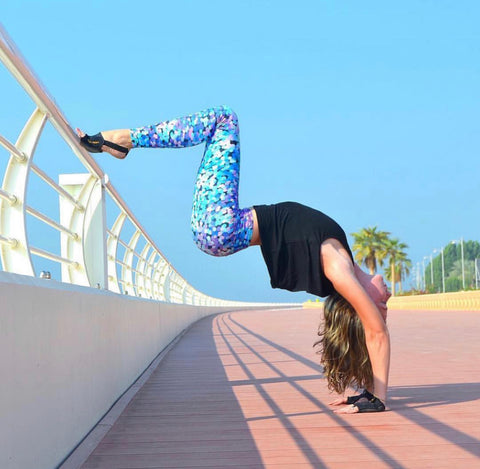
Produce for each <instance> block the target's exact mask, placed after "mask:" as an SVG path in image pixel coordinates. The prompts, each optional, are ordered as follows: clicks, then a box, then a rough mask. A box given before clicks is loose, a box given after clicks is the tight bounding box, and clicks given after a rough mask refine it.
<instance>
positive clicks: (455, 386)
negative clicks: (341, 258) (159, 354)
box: [82, 310, 480, 469]
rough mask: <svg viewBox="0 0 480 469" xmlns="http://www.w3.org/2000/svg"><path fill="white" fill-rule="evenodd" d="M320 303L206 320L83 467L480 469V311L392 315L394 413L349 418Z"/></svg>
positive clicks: (179, 346) (174, 352)
mask: <svg viewBox="0 0 480 469" xmlns="http://www.w3.org/2000/svg"><path fill="white" fill-rule="evenodd" d="M319 316H320V312H319V311H318V310H289V311H267V312H265V311H259V312H238V313H231V314H222V315H219V316H216V317H213V318H206V319H204V320H202V321H200V322H199V323H197V324H195V325H194V326H193V327H192V328H191V329H190V330H189V331H188V333H187V334H186V335H185V336H184V337H183V338H182V339H181V340H180V341H179V342H178V343H177V345H176V346H175V347H174V348H173V349H172V350H171V351H170V353H169V354H168V355H167V356H166V357H165V359H164V360H163V361H162V362H161V364H160V366H159V367H158V368H157V369H156V370H155V371H154V373H153V374H152V376H151V377H150V379H149V380H148V381H147V382H146V384H145V385H144V386H143V388H142V389H141V390H140V391H139V392H138V393H137V394H136V396H135V397H134V399H133V400H132V401H131V402H130V404H129V405H128V406H127V408H126V409H125V411H124V412H123V414H122V415H121V416H120V418H119V419H118V420H117V422H116V423H115V425H114V426H113V427H112V428H111V430H110V431H109V432H108V433H107V435H106V436H105V438H104V439H103V440H102V441H101V443H100V444H99V445H98V447H97V448H96V449H95V451H94V452H93V453H92V454H91V456H90V458H89V459H88V460H87V461H86V462H85V464H84V465H83V466H82V467H83V469H93V468H105V469H106V468H128V469H133V468H197V467H202V468H229V467H233V468H277V467H278V468H292V469H301V468H345V469H350V468H353V469H363V468H368V469H372V468H409V469H410V468H412V469H414V468H435V469H439V468H455V469H463V468H469V469H470V468H480V313H455V312H452V313H447V312H444V313H443V312H442V313H441V312H408V311H405V312H401V311H394V312H391V313H390V317H389V325H390V331H391V336H392V344H393V355H392V365H391V380H390V385H391V386H390V401H389V406H390V409H391V410H390V411H388V412H384V413H381V414H373V415H372V414H362V415H350V416H339V415H336V414H334V413H332V411H331V409H330V408H329V406H328V402H329V401H330V400H331V398H332V396H331V395H330V394H329V392H328V390H327V389H326V385H325V381H324V380H323V379H322V375H321V369H320V367H319V365H318V357H317V356H316V355H315V353H314V352H313V349H312V343H313V342H314V340H315V338H316V336H315V334H316V329H317V325H318V324H317V323H318V319H319Z"/></svg>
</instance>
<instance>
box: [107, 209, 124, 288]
mask: <svg viewBox="0 0 480 469" xmlns="http://www.w3.org/2000/svg"><path fill="white" fill-rule="evenodd" d="M126 218H127V214H126V213H125V212H120V214H119V215H118V217H117V219H116V220H115V223H114V224H113V227H112V229H111V230H110V231H109V232H108V236H107V266H108V289H109V290H111V291H113V292H115V293H120V285H119V281H118V274H117V262H116V260H117V249H118V239H119V237H120V232H121V231H122V227H123V224H124V223H125V220H126Z"/></svg>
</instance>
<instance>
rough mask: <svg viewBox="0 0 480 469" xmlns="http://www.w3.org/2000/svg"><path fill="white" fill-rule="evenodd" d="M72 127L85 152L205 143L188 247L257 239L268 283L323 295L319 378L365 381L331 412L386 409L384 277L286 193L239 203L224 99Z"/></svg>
mask: <svg viewBox="0 0 480 469" xmlns="http://www.w3.org/2000/svg"><path fill="white" fill-rule="evenodd" d="M77 132H78V135H79V136H80V143H81V144H82V145H83V146H84V147H85V148H86V149H87V150H88V151H90V152H92V153H99V152H102V151H107V152H109V153H110V154H112V155H113V156H114V157H116V158H120V159H123V158H125V157H126V156H127V154H128V152H129V150H130V149H132V148H140V147H142V148H184V147H190V146H193V145H198V144H200V143H203V142H204V143H205V144H206V146H205V152H204V155H203V158H202V162H201V164H200V168H199V170H198V175H197V179H196V182H195V192H194V200H193V211H192V219H191V222H192V230H193V237H194V240H195V243H196V244H197V246H198V247H199V248H200V249H201V250H202V251H204V252H206V253H207V254H211V255H213V256H227V255H230V254H234V253H235V252H237V251H240V250H242V249H245V248H247V247H249V246H254V245H260V246H261V250H262V254H263V257H264V259H265V263H266V264H267V268H268V272H269V274H270V280H271V284H272V287H274V288H283V289H286V290H290V291H306V292H309V293H312V294H314V295H318V296H322V297H325V296H327V297H328V298H327V300H326V302H325V308H324V316H325V318H324V324H323V327H321V329H320V330H319V336H320V340H319V341H318V342H317V343H318V344H319V345H320V346H321V351H320V353H321V361H322V364H323V366H324V372H325V376H326V378H327V381H328V386H329V388H330V389H332V390H334V391H336V392H338V393H339V394H343V393H344V392H345V390H346V388H347V387H349V386H355V387H356V388H358V387H361V388H364V391H363V392H362V393H361V394H358V395H356V396H350V397H348V398H345V397H342V398H340V399H338V400H336V401H334V402H332V404H333V405H342V404H347V405H344V406H342V407H341V408H339V410H338V411H337V412H340V413H356V412H381V411H383V410H385V403H386V397H387V387H388V373H389V364H390V339H389V334H388V329H387V326H386V317H387V306H386V302H387V300H388V298H389V297H390V293H389V292H388V289H387V287H386V285H385V282H384V281H383V279H382V277H381V276H380V275H376V276H371V275H368V274H366V273H364V272H363V271H362V270H361V269H360V268H359V266H358V265H356V264H355V262H354V260H353V256H352V253H351V251H350V248H349V246H348V243H347V238H346V235H345V232H344V231H343V230H342V228H341V227H340V226H339V225H338V224H337V223H336V222H335V221H334V220H332V219H331V218H330V217H328V216H327V215H325V214H323V213H322V212H319V211H317V210H314V209H312V208H309V207H306V206H304V205H301V204H297V203H294V202H284V203H280V204H274V205H256V206H254V207H252V208H243V209H241V208H239V205H238V184H239V172H240V140H239V128H238V119H237V116H236V115H235V113H234V112H233V111H232V110H231V109H230V108H228V107H225V106H221V107H216V108H211V109H207V110H205V111H202V112H199V113H196V114H192V115H190V116H187V117H183V118H180V119H173V120H169V121H165V122H161V123H159V124H156V125H152V126H146V127H141V128H136V129H123V130H112V131H105V132H102V133H98V134H96V135H93V136H89V135H86V134H84V133H83V132H82V131H81V130H79V129H77Z"/></svg>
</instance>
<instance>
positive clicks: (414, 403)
mask: <svg viewBox="0 0 480 469" xmlns="http://www.w3.org/2000/svg"><path fill="white" fill-rule="evenodd" d="M218 321H219V322H221V329H222V330H223V331H224V332H223V334H224V340H225V342H228V337H227V334H225V332H228V335H229V336H232V337H235V339H236V340H237V341H240V342H241V343H242V345H243V346H244V347H246V348H247V349H248V350H249V351H250V352H251V353H252V354H254V355H255V356H256V357H257V358H258V359H259V360H261V361H262V362H263V363H264V364H265V365H267V366H268V367H270V369H271V370H272V371H274V372H275V373H276V374H277V375H278V377H277V378H268V379H266V380H262V379H256V378H255V377H254V376H253V375H252V374H251V373H250V372H249V370H248V367H247V366H245V364H244V363H242V360H241V357H240V356H239V355H238V354H237V353H236V352H235V350H234V348H233V347H231V346H230V347H229V349H230V351H231V353H232V354H233V355H234V356H235V358H236V359H237V361H238V363H239V364H240V365H241V366H242V369H243V371H244V372H245V374H246V375H247V376H248V380H244V381H238V382H237V381H235V382H233V383H232V385H234V386H235V385H240V384H250V385H254V386H255V387H256V389H257V391H258V392H259V394H260V395H262V397H264V398H265V399H266V400H267V401H268V402H269V404H270V405H271V409H272V412H273V413H274V415H275V418H277V419H278V420H279V421H280V422H281V423H282V424H283V425H284V427H285V429H286V430H287V431H288V432H289V434H290V436H291V437H292V438H293V439H294V441H296V442H297V444H298V446H299V448H301V449H302V451H303V452H304V454H305V457H307V458H308V460H309V461H310V462H311V464H312V466H313V467H325V465H324V463H322V461H321V459H320V456H318V454H316V453H315V450H314V449H313V448H311V446H310V445H309V444H308V442H307V441H306V440H305V438H303V437H302V435H300V434H299V433H298V431H296V429H295V428H294V427H293V425H291V424H290V423H289V418H290V417H292V416H294V415H297V414H292V415H286V414H284V413H283V412H282V410H281V409H280V408H279V407H278V406H277V405H276V404H274V403H273V400H272V399H271V398H270V397H269V396H268V393H267V392H266V391H265V390H264V389H263V388H262V384H264V383H267V382H268V383H270V382H286V383H289V385H290V386H291V387H292V388H293V389H295V390H296V391H298V393H300V394H301V395H302V396H304V397H305V398H307V399H308V400H310V402H312V403H313V404H315V406H316V407H317V408H318V413H328V416H329V417H330V418H331V419H332V420H333V421H334V422H335V423H337V424H338V425H342V426H343V427H344V429H345V430H346V431H348V432H349V433H350V434H351V436H353V437H354V438H355V439H357V441H358V442H359V443H361V444H362V445H363V446H364V447H365V448H368V450H370V451H371V452H372V453H373V454H375V455H376V456H377V457H378V458H380V459H381V460H382V461H383V462H384V463H385V464H387V465H388V466H389V467H391V468H403V467H405V466H404V465H402V464H401V463H400V462H399V461H398V460H396V459H395V458H394V457H393V456H392V455H391V454H389V453H388V452H387V451H386V450H385V449H383V448H381V447H380V446H378V445H377V444H376V443H375V442H374V441H372V440H371V439H370V438H369V437H368V436H366V435H365V434H362V433H360V432H359V431H358V429H355V428H352V427H349V426H348V425H347V426H346V425H345V421H344V420H343V418H342V417H340V416H339V415H337V414H334V413H332V411H331V409H330V408H329V407H328V406H326V405H325V404H323V403H322V402H321V401H319V400H318V399H317V398H316V397H315V396H314V395H312V394H311V393H310V392H308V391H306V390H305V389H304V388H302V387H301V386H300V385H299V384H298V381H301V380H302V379H315V378H321V377H322V376H321V374H320V373H321V367H320V366H319V364H318V363H315V362H313V361H311V360H308V359H307V358H305V357H304V356H301V355H299V354H297V353H295V352H294V351H292V350H289V349H287V348H286V347H284V346H282V345H280V344H278V343H275V342H273V341H271V340H269V339H268V338H266V337H264V336H262V335H260V334H258V333H256V332H255V331H253V330H251V329H249V328H248V327H246V326H245V325H243V324H241V322H240V321H239V320H237V319H235V318H234V317H233V316H232V314H228V315H221V316H219V317H218ZM232 326H235V328H238V329H240V330H241V331H243V332H242V334H238V333H236V332H235V330H234V329H233V327H232ZM248 336H250V337H252V338H255V339H256V340H259V341H261V342H262V343H264V344H266V345H268V346H269V347H272V348H273V349H275V350H278V351H280V352H282V353H283V354H285V355H286V356H288V357H291V358H292V359H293V360H296V361H298V362H300V363H302V364H303V365H305V366H308V367H309V368H310V369H312V370H315V371H316V372H318V373H319V374H318V375H316V376H310V377H301V376H299V377H292V376H287V375H285V374H284V373H283V372H282V371H281V370H280V369H279V368H278V367H277V366H275V364H273V363H269V362H268V360H266V359H265V358H264V357H263V356H262V354H261V353H260V352H258V351H257V350H255V348H254V347H252V346H250V345H249V343H248V340H247V338H248ZM479 395H480V383H458V384H438V385H428V386H402V387H391V388H390V397H391V398H392V399H391V401H390V407H391V411H393V412H397V413H401V415H402V417H404V418H406V419H408V420H410V421H411V422H412V423H414V424H415V425H418V426H419V427H422V428H423V429H425V430H426V431H428V432H431V433H433V434H435V435H436V436H438V437H441V438H443V439H445V440H446V441H448V442H449V443H454V444H455V445H456V446H458V447H459V448H462V449H463V450H465V451H467V452H469V453H471V454H473V455H474V456H480V440H478V439H476V438H474V437H472V436H470V435H469V434H467V433H464V432H462V431H460V430H457V429H455V428H454V427H452V426H450V425H448V423H445V422H442V421H439V420H437V419H435V418H433V417H430V416H428V415H426V414H425V413H422V412H421V411H420V410H419V409H422V408H428V407H432V406H438V405H449V404H455V403H462V402H470V401H475V400H478V396H479ZM301 415H304V414H301ZM305 415H306V414H305ZM259 419H262V417H260V418H259Z"/></svg>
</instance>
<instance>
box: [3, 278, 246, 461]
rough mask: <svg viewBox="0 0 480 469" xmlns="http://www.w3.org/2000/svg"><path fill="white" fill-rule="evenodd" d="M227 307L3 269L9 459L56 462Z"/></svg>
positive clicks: (5, 422) (6, 447)
mask: <svg viewBox="0 0 480 469" xmlns="http://www.w3.org/2000/svg"><path fill="white" fill-rule="evenodd" d="M227 309H228V310H232V309H233V308H231V307H230V308H207V307H193V306H183V305H172V304H166V303H160V302H157V301H151V300H145V299H138V298H133V297H126V296H122V295H118V294H114V293H110V292H106V291H102V290H94V289H90V288H85V287H79V286H74V285H68V284H62V283H58V282H55V281H53V280H43V279H35V278H32V277H26V276H21V275H15V274H9V273H5V272H0V373H1V375H0V376H1V379H2V383H1V386H0V468H2V469H24V468H25V469H43V468H45V469H51V468H54V467H56V466H57V465H58V464H59V463H61V461H62V460H63V459H64V458H65V457H66V456H67V455H68V453H69V452H70V451H71V450H72V449H73V448H74V447H75V446H76V445H77V444H78V443H79V442H80V441H81V440H82V438H83V437H84V436H85V435H86V434H87V433H88V432H89V431H90V429H91V428H92V427H93V426H94V425H95V424H96V422H97V421H98V420H99V419H100V418H101V417H102V416H103V414H104V413H105V412H107V411H108V409H109V408H110V407H111V405H112V404H113V403H114V402H115V401H116V400H117V399H118V397H120V396H121V394H122V393H123V392H124V391H125V390H126V389H127V388H128V387H129V386H130V385H131V384H132V383H133V382H134V381H135V380H136V378H137V377H138V376H139V375H140V374H141V373H142V372H143V370H144V369H145V368H146V367H147V366H148V365H149V363H150V362H151V361H152V360H153V359H154V358H155V356H156V355H157V354H158V353H159V352H160V351H161V350H162V349H163V348H164V347H165V346H166V345H168V343H169V342H171V341H172V340H173V339H174V338H175V337H176V336H177V335H178V334H179V333H180V332H181V331H182V330H183V329H184V328H185V327H187V326H188V325H189V324H191V323H192V322H194V321H196V320H197V319H199V318H201V317H203V316H206V315H209V314H212V313H214V312H222V311H226V310H227ZM242 309H245V308H242Z"/></svg>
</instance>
